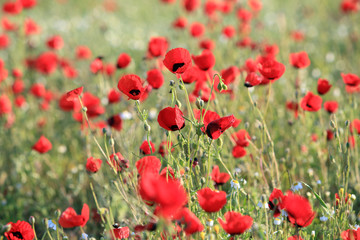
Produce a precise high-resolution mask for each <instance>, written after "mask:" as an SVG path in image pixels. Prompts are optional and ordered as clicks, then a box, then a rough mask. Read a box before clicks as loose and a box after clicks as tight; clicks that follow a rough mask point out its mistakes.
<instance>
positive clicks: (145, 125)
mask: <svg viewBox="0 0 360 240" xmlns="http://www.w3.org/2000/svg"><path fill="white" fill-rule="evenodd" d="M144 129H145V131H147V132H150V130H151V127H150V125H149V124H148V123H147V122H145V123H144Z"/></svg>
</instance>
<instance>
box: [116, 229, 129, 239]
mask: <svg viewBox="0 0 360 240" xmlns="http://www.w3.org/2000/svg"><path fill="white" fill-rule="evenodd" d="M112 232H113V233H114V236H115V238H116V239H127V238H129V236H130V229H129V227H118V228H114V229H112Z"/></svg>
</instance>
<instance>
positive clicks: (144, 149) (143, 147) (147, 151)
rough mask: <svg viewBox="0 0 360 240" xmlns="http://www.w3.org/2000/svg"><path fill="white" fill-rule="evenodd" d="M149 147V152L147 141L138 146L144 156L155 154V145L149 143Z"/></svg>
mask: <svg viewBox="0 0 360 240" xmlns="http://www.w3.org/2000/svg"><path fill="white" fill-rule="evenodd" d="M150 145H151V151H150V147H149V142H148V141H146V140H145V141H144V142H143V143H142V144H141V145H140V153H141V154H144V155H149V154H152V153H155V151H156V150H155V145H154V143H152V142H151V141H150Z"/></svg>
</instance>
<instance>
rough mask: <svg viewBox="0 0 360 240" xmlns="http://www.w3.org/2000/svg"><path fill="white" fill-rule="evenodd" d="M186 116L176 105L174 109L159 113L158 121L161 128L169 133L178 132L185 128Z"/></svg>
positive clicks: (165, 109) (168, 108) (166, 109)
mask: <svg viewBox="0 0 360 240" xmlns="http://www.w3.org/2000/svg"><path fill="white" fill-rule="evenodd" d="M183 116H184V114H183V113H182V112H181V110H180V109H179V108H178V106H176V105H175V107H174V108H172V107H167V108H164V109H163V110H161V111H160V112H159V115H158V118H157V121H158V123H159V125H160V127H162V128H164V129H165V130H168V131H177V130H180V129H183V128H184V127H185V119H184V118H183Z"/></svg>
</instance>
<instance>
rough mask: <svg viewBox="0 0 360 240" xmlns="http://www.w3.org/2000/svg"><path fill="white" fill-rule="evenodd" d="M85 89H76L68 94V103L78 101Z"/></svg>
mask: <svg viewBox="0 0 360 240" xmlns="http://www.w3.org/2000/svg"><path fill="white" fill-rule="evenodd" d="M83 90H84V87H79V88H75V89H73V90H71V91H69V92H67V93H66V100H67V101H74V100H76V99H77V98H78V97H79V96H80V95H81V93H82V92H83Z"/></svg>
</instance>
